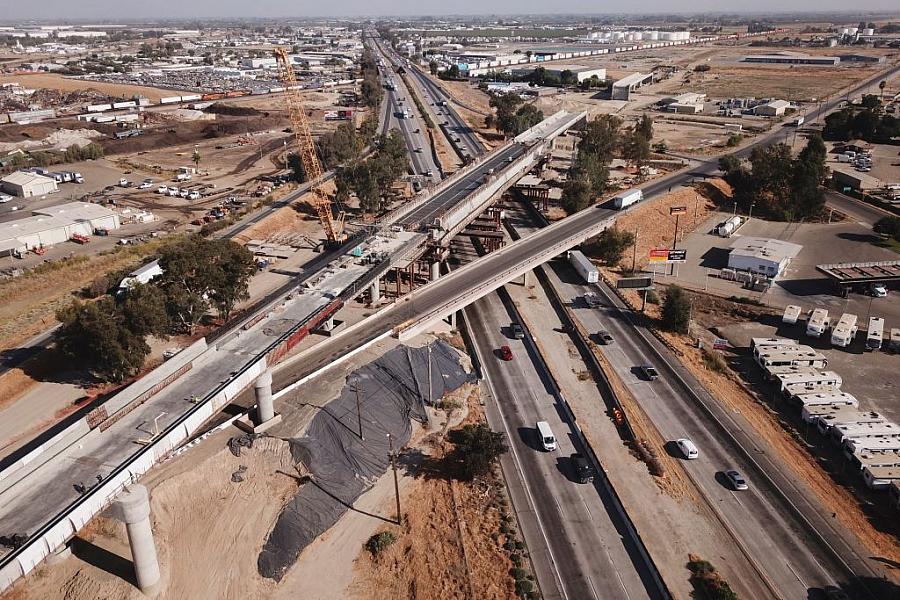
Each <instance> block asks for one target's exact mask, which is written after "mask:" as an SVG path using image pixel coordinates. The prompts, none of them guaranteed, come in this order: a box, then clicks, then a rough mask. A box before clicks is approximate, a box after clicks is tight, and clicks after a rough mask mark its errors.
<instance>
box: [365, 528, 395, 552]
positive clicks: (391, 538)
mask: <svg viewBox="0 0 900 600" xmlns="http://www.w3.org/2000/svg"><path fill="white" fill-rule="evenodd" d="M396 541H397V536H396V535H394V534H393V533H392V532H390V531H382V532H381V533H376V534H375V535H373V536H372V537H370V538H369V540H368V541H367V542H366V550H368V551H369V552H371V553H372V556H375V557H377V556H378V555H379V554H381V552H382V551H383V550H385V549H386V548H388V547H389V546H390V545H391V544H393V543H394V542H396Z"/></svg>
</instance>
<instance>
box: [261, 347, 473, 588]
mask: <svg viewBox="0 0 900 600" xmlns="http://www.w3.org/2000/svg"><path fill="white" fill-rule="evenodd" d="M429 362H430V364H431V368H430V370H429V366H428V365H429ZM429 371H430V372H429ZM429 379H430V381H431V389H430V391H429ZM469 379H470V376H469V375H468V374H467V373H466V372H465V371H464V370H463V368H462V366H461V365H460V363H459V355H458V354H457V353H456V351H455V350H454V349H453V348H452V347H450V346H449V345H448V344H446V343H444V342H442V341H438V342H436V343H434V344H432V345H431V346H430V347H429V348H409V347H406V346H398V347H397V348H394V349H393V350H391V351H390V352H388V353H387V354H385V355H384V356H382V357H381V358H379V359H378V360H376V361H374V362H372V363H369V364H368V365H366V366H364V367H361V368H360V369H357V370H356V371H354V372H353V373H351V374H350V375H349V376H348V377H347V383H346V385H345V386H344V388H343V389H342V390H341V395H340V397H339V398H337V399H335V400H333V401H331V402H329V403H328V404H327V405H326V406H325V407H324V408H322V409H321V410H320V411H319V413H318V414H316V416H315V417H313V420H312V422H311V423H310V425H309V428H308V430H307V431H306V435H305V436H304V437H302V438H299V439H293V440H289V441H290V444H291V452H292V454H293V456H294V460H295V461H297V462H301V463H303V464H304V465H306V467H307V468H308V469H309V472H310V480H309V481H307V482H305V483H304V484H303V485H301V487H300V489H299V490H298V491H297V494H296V495H295V496H294V498H293V499H292V500H291V501H290V502H289V503H288V504H287V506H286V507H285V508H284V510H283V511H282V513H281V515H279V517H278V520H277V521H276V522H275V526H274V528H273V529H272V532H271V533H270V534H269V539H268V540H266V543H265V545H264V546H263V549H262V552H261V553H260V555H259V559H258V561H257V567H258V569H259V573H260V575H262V576H263V577H268V578H271V579H275V580H276V581H278V580H280V579H281V578H282V576H284V573H285V572H286V571H287V569H288V568H290V567H291V565H293V564H294V561H295V560H297V557H298V556H299V555H300V552H301V551H302V550H303V549H304V548H305V547H306V546H307V545H309V544H310V543H312V541H313V540H314V539H315V538H316V537H317V536H318V535H320V534H321V533H323V532H325V531H326V530H328V528H329V527H331V526H332V525H334V523H335V522H337V520H338V518H340V516H341V515H342V514H343V513H344V512H345V511H346V510H347V509H348V508H349V507H350V506H352V505H353V503H354V502H355V501H356V499H357V498H359V496H360V495H361V494H362V493H363V492H364V491H366V490H367V489H368V488H369V487H371V486H372V485H373V484H374V482H375V480H376V479H377V478H378V477H379V476H381V475H382V474H383V473H384V472H385V470H386V469H387V467H388V438H387V434H388V433H391V434H393V436H394V449H395V450H399V449H400V448H401V447H403V446H404V445H405V444H406V443H407V442H408V441H409V438H410V434H411V432H412V428H411V425H410V419H416V420H417V421H420V422H424V421H425V419H426V414H425V408H424V405H423V400H425V401H427V402H434V401H436V400H438V399H440V398H441V397H442V396H443V395H444V393H446V392H449V391H452V390H455V389H457V388H459V387H460V386H462V385H463V384H464V383H465V382H466V381H469ZM301 393H302V392H301ZM357 393H358V394H359V402H360V406H361V409H362V410H361V412H362V416H363V437H364V438H365V440H364V441H363V440H360V438H359V424H358V421H357V412H356V402H357Z"/></svg>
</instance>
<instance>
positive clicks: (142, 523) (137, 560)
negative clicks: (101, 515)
mask: <svg viewBox="0 0 900 600" xmlns="http://www.w3.org/2000/svg"><path fill="white" fill-rule="evenodd" d="M114 506H115V510H116V511H117V512H118V515H117V516H118V518H119V520H121V521H122V522H123V523H125V528H126V529H127V530H128V544H129V545H130V546H131V560H132V562H133V563H134V575H135V579H137V584H138V587H139V588H141V591H142V592H144V593H145V594H148V595H151V594H153V593H155V592H156V591H157V584H158V583H159V561H158V560H157V559H156V544H155V543H154V542H153V530H152V529H151V528H150V494H149V493H147V488H145V487H144V486H142V485H138V484H135V485H131V486H129V487H127V488H126V489H125V491H124V492H122V493H121V494H119V497H118V498H116V501H115V504H114Z"/></svg>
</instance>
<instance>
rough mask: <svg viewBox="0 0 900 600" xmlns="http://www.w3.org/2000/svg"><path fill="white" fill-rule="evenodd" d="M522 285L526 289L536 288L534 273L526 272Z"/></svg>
mask: <svg viewBox="0 0 900 600" xmlns="http://www.w3.org/2000/svg"><path fill="white" fill-rule="evenodd" d="M522 285H523V286H524V287H529V288H530V287H534V271H525V273H523V274H522Z"/></svg>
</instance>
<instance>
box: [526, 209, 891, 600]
mask: <svg viewBox="0 0 900 600" xmlns="http://www.w3.org/2000/svg"><path fill="white" fill-rule="evenodd" d="M515 227H516V230H517V231H521V233H522V234H528V233H529V232H530V231H534V227H533V226H528V225H523V224H522V223H521V222H516V224H515ZM548 267H549V268H548ZM545 272H547V273H548V276H549V279H550V281H551V283H552V285H553V286H554V287H555V288H556V290H557V291H558V293H559V294H560V296H561V297H562V298H563V299H564V300H566V301H569V302H572V303H573V304H572V305H573V306H576V307H583V308H579V309H578V310H576V311H575V314H576V318H577V319H578V320H579V321H581V323H582V324H583V325H584V326H585V328H586V329H587V330H588V331H591V332H596V331H599V330H601V329H605V330H607V331H609V332H611V333H612V335H613V337H614V339H615V342H614V343H613V344H611V345H608V346H604V347H603V350H602V351H603V353H604V355H605V356H606V358H607V359H608V360H609V361H610V363H611V364H612V366H613V368H615V370H616V372H617V374H618V375H619V377H620V378H621V379H622V381H623V382H624V383H625V384H626V386H627V387H628V388H629V389H630V390H631V392H632V394H633V395H634V396H635V398H637V399H638V401H639V402H640V404H641V406H642V408H643V409H644V411H645V412H646V414H647V415H648V416H649V417H650V419H651V420H652V421H653V423H654V424H655V426H656V427H657V429H658V430H659V431H660V433H661V434H662V435H663V437H664V438H665V439H668V440H674V439H677V438H681V437H687V438H689V439H691V440H692V441H694V443H695V444H696V445H697V446H698V448H699V449H700V457H699V458H698V459H696V460H692V461H684V467H685V470H686V472H687V474H688V476H689V477H690V479H691V480H692V482H693V483H694V484H695V486H696V487H697V489H698V491H699V492H700V494H701V495H702V497H703V498H704V499H705V501H706V503H707V505H708V506H709V508H710V509H711V510H712V511H713V512H714V513H715V514H716V516H717V517H718V519H719V520H720V521H721V522H722V523H723V525H724V526H725V527H726V529H727V530H728V531H729V532H731V533H732V535H733V538H734V539H735V543H736V544H738V545H739V547H740V549H741V552H742V553H743V554H744V555H745V556H746V558H747V560H748V563H749V564H750V566H751V567H752V569H753V571H755V572H756V574H757V575H758V579H757V581H746V580H743V581H741V582H740V583H739V585H740V586H741V587H742V588H747V593H750V594H751V595H752V597H766V596H774V597H782V598H805V597H806V596H807V594H808V593H809V590H811V589H817V588H818V589H820V588H822V587H824V586H827V585H835V584H838V583H842V582H847V581H848V580H850V579H851V578H853V577H854V575H869V576H872V577H878V576H879V573H877V571H876V568H875V564H874V563H872V562H870V561H869V560H867V559H866V556H867V554H866V553H865V552H864V551H863V550H862V549H861V548H860V547H859V546H858V542H857V541H856V540H855V539H854V538H853V536H852V534H849V533H848V532H845V531H842V530H840V529H839V527H838V526H836V525H835V524H834V523H832V522H831V519H830V515H828V514H826V513H825V512H824V511H823V510H822V509H821V507H820V506H819V505H818V503H817V502H816V501H815V499H814V498H812V496H811V494H809V492H808V491H806V490H805V489H803V488H802V484H800V483H799V482H796V481H794V480H793V478H792V477H791V474H790V471H789V470H788V468H787V466H786V465H784V464H783V463H781V461H780V460H779V459H778V458H770V457H774V456H775V453H774V452H773V451H772V450H771V449H769V448H767V447H766V446H765V444H763V443H762V442H761V441H760V440H757V439H756V438H755V437H752V436H751V434H750V433H749V432H751V431H752V428H751V427H750V426H749V425H748V424H746V423H745V422H743V420H742V419H741V418H740V417H739V416H736V415H732V414H731V413H729V412H728V411H726V410H724V409H722V408H721V407H719V405H718V404H717V402H716V401H715V399H714V398H712V397H711V396H710V395H709V394H708V393H707V392H706V390H705V388H703V386H702V384H700V383H699V382H698V381H696V380H695V379H694V378H693V376H692V375H691V374H690V373H689V372H688V371H687V370H686V369H684V367H682V366H681V365H680V363H679V362H678V359H677V358H676V357H674V356H673V355H671V353H669V351H668V350H666V349H665V348H664V347H663V346H662V345H661V344H660V343H659V342H658V341H657V340H656V338H654V337H652V335H650V334H649V333H647V332H646V331H645V330H644V328H643V326H642V325H639V324H638V323H639V320H638V319H636V318H632V315H631V314H630V311H628V310H627V309H625V307H624V305H623V304H622V303H621V302H620V301H619V300H618V298H616V297H615V296H614V294H613V293H612V291H611V290H609V289H608V288H606V287H605V286H603V285H587V284H584V283H582V282H581V280H580V278H579V277H578V275H577V274H576V273H575V272H574V270H573V269H571V268H570V267H569V266H568V263H567V262H566V261H563V260H557V261H553V262H551V263H548V265H546V266H545ZM587 292H594V293H596V294H599V295H600V297H601V299H602V300H603V306H602V307H601V308H599V309H590V308H587V307H586V305H583V304H582V303H581V302H580V298H581V297H583V296H584V294H585V293H587ZM641 364H653V365H654V366H655V367H656V368H657V369H658V370H659V371H660V378H659V379H658V380H657V381H653V382H648V381H645V380H644V379H643V377H641V376H639V375H638V374H637V373H636V369H635V367H636V366H637V365H641ZM704 407H706V408H704ZM707 409H708V410H707ZM676 454H677V453H676ZM731 468H734V469H737V470H738V471H740V472H741V473H743V474H744V476H745V477H746V478H747V479H748V482H749V485H750V490H748V491H746V492H734V491H732V490H731V489H730V488H729V487H728V486H727V485H726V482H725V481H724V479H723V478H722V476H721V471H723V470H726V469H731ZM873 597H877V595H875V594H873Z"/></svg>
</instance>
